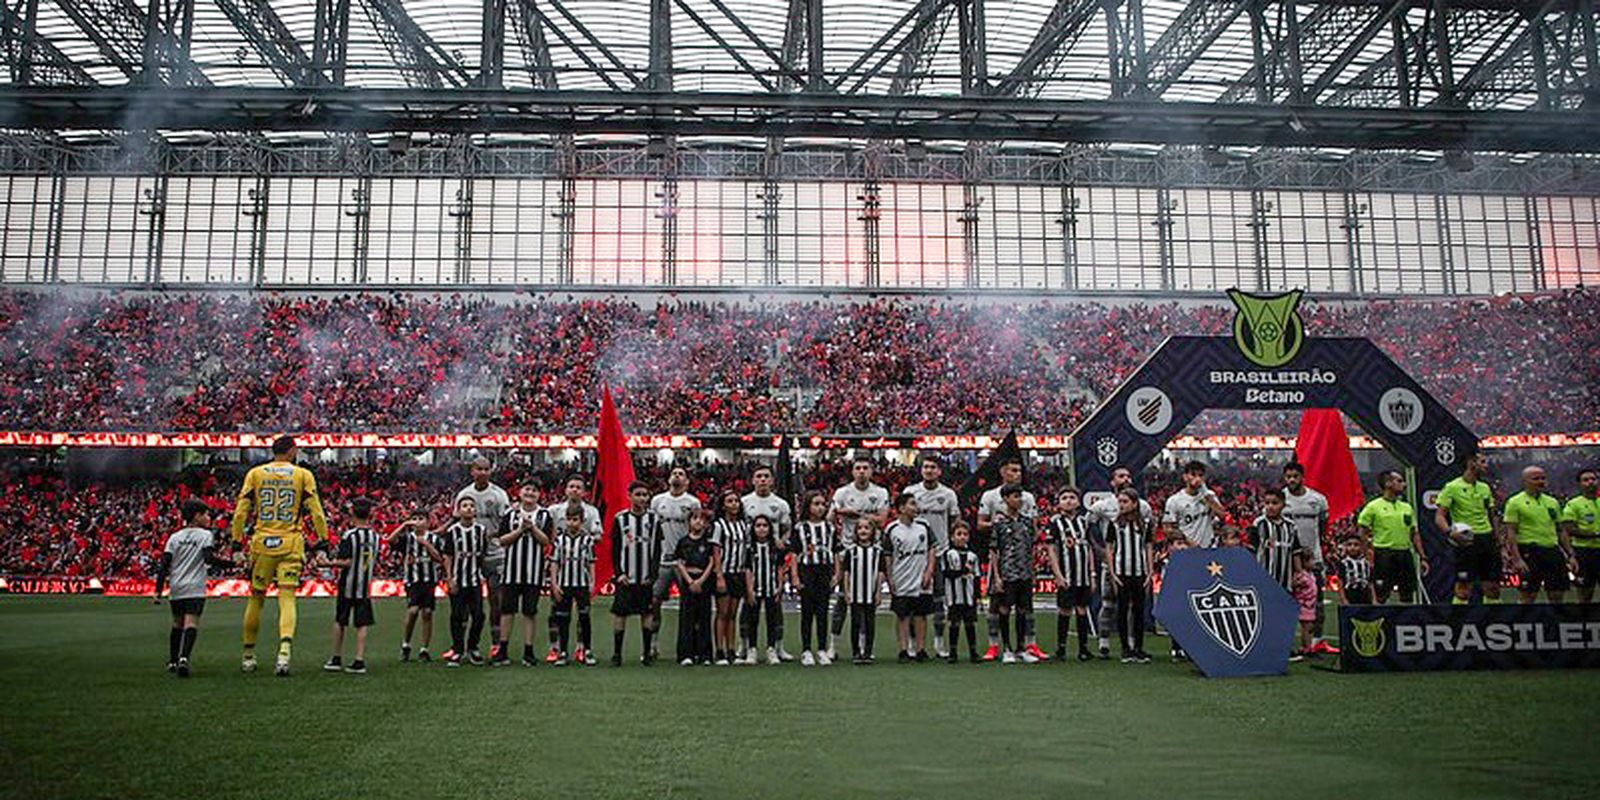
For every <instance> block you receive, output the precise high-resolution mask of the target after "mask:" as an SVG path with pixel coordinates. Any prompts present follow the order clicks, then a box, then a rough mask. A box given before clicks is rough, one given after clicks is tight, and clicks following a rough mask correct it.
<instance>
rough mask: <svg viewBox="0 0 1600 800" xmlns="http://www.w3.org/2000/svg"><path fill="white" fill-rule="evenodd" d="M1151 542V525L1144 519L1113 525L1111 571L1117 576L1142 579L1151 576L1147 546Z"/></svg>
mask: <svg viewBox="0 0 1600 800" xmlns="http://www.w3.org/2000/svg"><path fill="white" fill-rule="evenodd" d="M1149 541H1150V525H1149V523H1146V522H1145V521H1144V520H1143V519H1142V518H1141V519H1138V520H1135V521H1133V522H1129V521H1127V520H1124V519H1118V520H1116V521H1114V522H1112V523H1111V538H1110V542H1111V545H1112V546H1113V547H1114V548H1115V549H1114V551H1113V552H1112V553H1111V571H1112V572H1114V573H1116V574H1117V575H1127V576H1131V577H1135V578H1142V577H1144V576H1146V575H1149V574H1150V559H1149V558H1148V557H1147V556H1148V554H1147V553H1146V552H1145V544H1146V543H1147V542H1149Z"/></svg>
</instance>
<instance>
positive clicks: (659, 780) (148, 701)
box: [0, 597, 1600, 800]
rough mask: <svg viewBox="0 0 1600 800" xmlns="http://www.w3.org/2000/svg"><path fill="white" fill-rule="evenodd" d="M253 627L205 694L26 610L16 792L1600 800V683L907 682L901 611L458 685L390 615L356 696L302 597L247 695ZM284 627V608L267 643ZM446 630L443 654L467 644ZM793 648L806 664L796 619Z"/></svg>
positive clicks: (150, 619)
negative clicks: (767, 641)
mask: <svg viewBox="0 0 1600 800" xmlns="http://www.w3.org/2000/svg"><path fill="white" fill-rule="evenodd" d="M242 607H243V606H242V602H241V601H237V600H214V601H212V602H211V603H210V604H209V606H208V608H207V611H206V615H205V618H204V621H203V623H202V628H201V636H200V641H199V646H198V648H197V650H196V659H195V661H196V674H195V677H193V678H191V679H189V680H187V681H180V680H178V679H176V678H174V677H172V676H170V675H168V674H167V673H166V672H165V671H164V669H163V664H164V662H165V660H166V641H167V637H166V628H167V626H168V624H169V623H168V616H167V609H166V607H165V606H161V607H157V606H153V605H151V604H150V602H149V601H148V600H139V599H132V598H120V599H114V598H36V597H0V686H3V687H4V690H5V692H6V694H7V695H8V697H7V698H6V700H5V702H4V703H3V704H0V709H3V712H0V794H3V795H4V796H5V797H10V798H18V800H34V798H46V797H72V798H87V797H119V798H130V797H165V798H249V799H250V800H260V799H261V798H267V800H291V799H292V798H339V797H407V798H431V797H444V796H447V795H448V796H452V797H459V798H472V797H501V798H549V797H584V798H594V797H686V798H704V797H808V798H814V797H895V798H926V797H962V798H973V799H975V800H976V799H979V798H988V797H998V796H1011V797H1017V796H1031V797H1049V798H1057V797H1068V796H1072V797H1092V798H1102V797H1105V798H1111V797H1115V798H1122V797H1130V798H1148V797H1160V796H1166V797H1174V798H1184V800H1188V799H1189V798H1196V797H1227V798H1240V797H1245V798H1255V797H1275V798H1296V797H1308V798H1309V797H1313V796H1327V797H1339V798H1374V797H1405V798H1419V797H1449V798H1466V797H1485V798H1505V797H1511V796H1522V797H1541V798H1545V797H1548V798H1583V797H1595V796H1600V767H1597V763H1600V762H1597V761H1596V754H1597V753H1600V751H1597V750H1596V744H1597V742H1600V716H1597V713H1596V712H1597V711H1600V701H1597V698H1600V672H1594V671H1589V672H1583V671H1571V672H1519V673H1513V674H1507V673H1458V674H1446V673H1434V674H1416V675H1387V676H1384V675H1379V676H1345V675H1339V674H1335V673H1331V672H1326V671H1321V670H1317V669H1314V668H1312V667H1311V666H1308V665H1295V666H1293V667H1292V669H1291V672H1290V674H1289V676H1288V677H1286V678H1274V679H1261V680H1233V681H1208V680H1205V679H1202V678H1199V677H1197V676H1196V674H1195V673H1194V672H1193V671H1192V670H1191V669H1190V668H1189V667H1186V666H1177V665H1172V664H1167V663H1159V662H1158V663H1156V664H1152V665H1149V666H1123V665H1121V664H1118V663H1115V662H1094V663H1090V664H1078V663H1076V662H1073V663H1068V664H1056V663H1050V664H1046V665H1038V666H1031V667H1024V666H1017V667H1001V666H998V665H983V666H974V665H968V664H962V665H959V666H949V665H945V664H942V663H933V664H925V665H909V666H900V665H896V664H894V663H893V658H892V656H893V653H894V636H893V627H892V623H891V619H890V618H889V617H887V616H884V617H880V621H879V636H878V642H879V663H878V664H877V665H875V666H872V667H852V666H850V665H848V664H842V665H836V666H833V667H830V668H827V669H802V668H801V667H799V666H798V665H784V666H765V665H763V666H757V667H739V668H733V667H729V668H710V667H700V668H692V669H691V668H684V667H679V666H677V665H675V664H674V665H669V664H666V663H662V664H659V665H657V666H655V667H653V668H650V669H646V668H644V667H641V666H639V664H638V662H637V647H638V636H637V634H636V633H634V632H632V631H630V635H629V637H628V647H629V658H628V659H627V661H626V664H625V667H624V668H622V669H613V668H611V667H609V666H606V665H605V661H604V658H605V657H606V656H609V655H610V648H611V642H610V626H609V621H610V618H609V616H606V615H603V614H597V615H596V618H595V622H596V637H595V638H596V643H597V644H598V645H599V650H600V652H601V656H602V666H599V667H592V668H576V667H566V668H562V669H554V668H550V667H546V666H540V667H538V668H534V669H525V668H522V667H520V666H519V667H509V668H501V669H488V668H472V667H463V668H462V669H459V670H446V669H445V668H444V667H443V666H441V665H439V664H437V663H435V664H415V663H413V664H400V663H398V661H397V649H398V644H399V638H400V619H401V613H402V606H401V603H400V601H397V600H382V601H379V602H378V610H377V611H378V625H377V627H375V628H374V629H373V637H372V648H371V653H370V654H369V655H370V659H369V660H370V661H371V663H372V667H371V673H370V674H368V675H365V676H350V675H335V674H325V673H323V672H321V671H320V665H321V662H322V661H323V659H324V658H326V656H327V655H328V652H327V647H328V638H329V623H330V621H331V618H332V601H328V600H302V601H301V603H300V635H299V639H298V641H297V643H296V651H295V673H296V674H295V675H294V676H293V677H290V678H287V679H278V678H275V677H273V675H272V674H271V671H270V659H271V655H270V654H271V652H272V651H271V650H270V649H268V648H265V647H264V648H263V653H262V654H263V656H265V657H266V661H267V663H266V664H264V667H267V668H265V669H263V671H260V672H257V673H255V674H253V675H243V674H240V673H239V671H238V665H237V662H238V636H239V620H240V615H241V613H242ZM597 610H600V607H597ZM441 611H442V609H441ZM275 617H276V611H275V606H274V605H273V604H271V603H269V604H268V611H267V614H266V618H265V619H264V621H263V622H264V624H263V631H264V632H266V631H271V630H275V623H274V620H275ZM1051 620H1053V618H1045V624H1043V625H1041V629H1042V630H1043V632H1044V635H1043V639H1044V643H1045V645H1046V647H1047V649H1048V648H1049V647H1050V646H1051V645H1053V643H1054V640H1055V632H1054V629H1053V626H1054V623H1053V621H1051ZM439 622H440V624H439V625H438V630H436V632H435V652H438V651H439V650H442V649H444V647H443V646H441V645H442V644H445V643H447V640H448V636H447V634H446V627H445V625H444V624H443V623H444V619H443V616H442V615H441V619H440V620H439ZM540 622H541V625H542V623H543V617H542V616H541V618H540ZM980 625H981V623H980ZM787 628H788V636H789V648H790V650H792V651H796V652H797V651H798V649H799V648H798V644H797V637H798V621H797V620H796V619H795V618H794V615H793V614H791V615H790V616H789V618H788V620H787ZM672 630H673V628H672V625H671V620H670V619H669V626H668V630H667V634H668V636H669V637H670V636H671V635H672ZM981 635H982V634H981V633H980V636H981ZM539 641H540V642H541V643H542V642H543V641H544V635H543V632H542V631H541V633H540V636H539ZM668 641H669V643H670V642H671V639H670V638H669V640H668ZM1165 646H1166V642H1165V640H1163V639H1159V638H1158V639H1155V640H1154V642H1153V643H1151V646H1150V647H1149V648H1148V649H1150V650H1151V651H1152V652H1158V653H1159V652H1165ZM515 647H516V646H515V644H514V649H515ZM541 649H542V648H541ZM671 650H672V648H671V647H670V646H669V647H668V648H667V651H668V652H670V651H671ZM885 657H888V663H885V662H884V658H885ZM347 658H348V655H347Z"/></svg>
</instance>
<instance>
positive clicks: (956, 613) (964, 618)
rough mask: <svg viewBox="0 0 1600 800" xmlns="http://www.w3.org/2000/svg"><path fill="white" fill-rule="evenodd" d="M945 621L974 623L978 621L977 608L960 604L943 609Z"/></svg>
mask: <svg viewBox="0 0 1600 800" xmlns="http://www.w3.org/2000/svg"><path fill="white" fill-rule="evenodd" d="M944 616H945V619H946V620H948V621H950V622H976V621H977V620H978V607H977V606H974V605H969V604H967V603H962V604H960V605H951V606H948V607H946V608H945V612H944Z"/></svg>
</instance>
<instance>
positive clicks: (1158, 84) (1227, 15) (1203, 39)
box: [1147, 0, 1250, 96]
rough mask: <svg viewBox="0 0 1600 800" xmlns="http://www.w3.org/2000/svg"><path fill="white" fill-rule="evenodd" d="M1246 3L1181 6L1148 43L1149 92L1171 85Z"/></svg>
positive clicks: (1246, 0)
mask: <svg viewBox="0 0 1600 800" xmlns="http://www.w3.org/2000/svg"><path fill="white" fill-rule="evenodd" d="M1249 7H1250V0H1226V1H1225V2H1191V3H1189V4H1188V5H1186V6H1184V7H1183V11H1182V12H1181V13H1179V15H1178V18H1177V19H1175V20H1173V21H1172V24H1171V25H1170V26H1168V27H1167V29H1166V30H1164V31H1162V32H1161V37H1160V38H1158V39H1156V43H1155V44H1154V45H1152V46H1151V47H1150V52H1149V55H1148V56H1147V58H1148V61H1149V73H1150V78H1149V83H1150V93H1151V94H1153V95H1157V96H1159V95H1161V93H1163V92H1165V91H1166V90H1168V89H1170V88H1172V86H1173V84H1175V83H1177V82H1178V81H1179V80H1180V79H1182V78H1183V73H1184V72H1186V71H1188V69H1189V68H1190V67H1192V66H1194V63H1195V62H1196V61H1198V60H1199V59H1200V56H1201V54H1203V53H1205V51H1206V49H1207V48H1209V47H1211V45H1212V43H1214V42H1216V40H1217V37H1218V36H1221V35H1222V32H1223V31H1225V30H1227V29H1228V27H1229V26H1231V25H1232V24H1233V22H1234V20H1236V19H1238V18H1239V15H1240V14H1243V13H1244V11H1245V9H1246V8H1249Z"/></svg>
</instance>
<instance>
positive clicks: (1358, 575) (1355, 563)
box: [1339, 556, 1372, 592]
mask: <svg viewBox="0 0 1600 800" xmlns="http://www.w3.org/2000/svg"><path fill="white" fill-rule="evenodd" d="M1339 585H1340V586H1343V587H1344V590H1345V591H1346V592H1349V591H1350V590H1352V589H1354V590H1356V591H1365V590H1366V589H1367V587H1369V586H1371V585H1372V564H1370V563H1368V561H1367V560H1366V559H1365V558H1362V557H1356V558H1351V557H1349V556H1345V557H1344V558H1341V559H1339Z"/></svg>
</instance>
